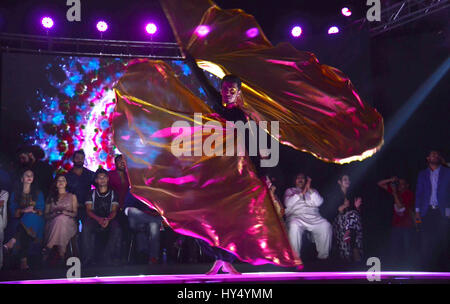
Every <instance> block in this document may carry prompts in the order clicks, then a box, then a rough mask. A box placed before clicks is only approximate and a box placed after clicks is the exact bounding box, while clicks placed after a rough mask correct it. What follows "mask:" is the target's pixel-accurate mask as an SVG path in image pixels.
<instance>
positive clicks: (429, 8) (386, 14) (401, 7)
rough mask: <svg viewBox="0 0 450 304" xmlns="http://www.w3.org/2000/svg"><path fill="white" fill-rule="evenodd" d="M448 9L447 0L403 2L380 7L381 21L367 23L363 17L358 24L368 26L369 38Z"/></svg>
mask: <svg viewBox="0 0 450 304" xmlns="http://www.w3.org/2000/svg"><path fill="white" fill-rule="evenodd" d="M448 8H450V3H449V0H404V1H399V2H397V3H394V4H392V5H390V6H388V7H383V6H382V7H381V21H372V22H369V21H368V20H367V18H366V17H365V16H364V18H362V19H360V20H359V22H358V23H360V22H361V23H363V25H364V24H368V26H369V31H370V36H371V37H374V36H378V35H380V34H382V33H385V32H387V31H390V30H392V29H395V28H398V27H401V26H403V25H405V24H408V23H410V22H413V21H415V20H418V19H420V18H423V17H425V16H428V15H430V14H433V13H436V12H438V11H441V10H444V9H448Z"/></svg>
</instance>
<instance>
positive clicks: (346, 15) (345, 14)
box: [341, 7, 352, 17]
mask: <svg viewBox="0 0 450 304" xmlns="http://www.w3.org/2000/svg"><path fill="white" fill-rule="evenodd" d="M341 12H342V15H344V16H345V17H350V16H351V15H352V11H351V10H350V9H349V8H348V7H344V8H343V9H342V10H341Z"/></svg>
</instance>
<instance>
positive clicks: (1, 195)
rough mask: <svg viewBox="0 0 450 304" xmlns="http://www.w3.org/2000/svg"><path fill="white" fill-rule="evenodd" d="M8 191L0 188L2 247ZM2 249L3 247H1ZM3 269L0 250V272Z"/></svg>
mask: <svg viewBox="0 0 450 304" xmlns="http://www.w3.org/2000/svg"><path fill="white" fill-rule="evenodd" d="M8 197H9V193H8V191H5V190H3V189H2V188H0V245H3V239H4V234H3V231H4V230H5V228H6V224H7V223H8V212H7V210H8ZM2 247H3V246H2ZM2 267H3V249H0V270H1V269H2Z"/></svg>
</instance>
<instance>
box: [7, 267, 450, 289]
mask: <svg viewBox="0 0 450 304" xmlns="http://www.w3.org/2000/svg"><path fill="white" fill-rule="evenodd" d="M210 266H211V264H191V265H189V264H168V265H126V266H118V267H91V268H87V269H82V270H81V277H82V278H81V279H66V272H67V269H68V267H67V268H62V267H60V268H46V269H35V270H29V271H20V270H4V271H0V283H15V284H17V283H19V284H23V283H24V284H36V283H37V284H39V283H44V284H46V283H47V284H48V283H50V284H66V283H97V284H111V283H112V284H114V283H120V284H127V283H131V284H136V283H137V284H182V283H283V284H284V283H288V284H296V283H301V284H303V283H358V284H359V283H362V284H364V283H381V284H383V283H384V284H387V283H388V284H391V283H394V284H395V283H397V284H410V283H413V284H414V283H440V284H442V283H444V284H448V283H450V272H418V271H382V272H381V273H380V279H381V280H380V281H372V282H370V281H369V280H368V278H367V272H366V271H367V269H368V267H367V268H365V269H364V268H362V267H356V268H354V269H348V268H347V269H346V270H345V271H344V270H338V269H333V270H330V269H327V270H325V269H324V266H323V265H319V264H314V263H312V264H309V265H306V266H305V268H304V269H303V270H302V271H296V270H295V269H291V268H281V267H276V266H274V265H261V266H252V265H249V264H237V265H236V268H237V269H238V270H239V271H241V272H242V275H229V274H219V275H216V276H207V275H203V273H205V272H206V271H207V270H208V269H209V267H210Z"/></svg>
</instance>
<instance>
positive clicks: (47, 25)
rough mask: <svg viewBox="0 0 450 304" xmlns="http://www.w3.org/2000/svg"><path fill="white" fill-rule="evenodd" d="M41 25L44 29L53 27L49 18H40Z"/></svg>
mask: <svg viewBox="0 0 450 304" xmlns="http://www.w3.org/2000/svg"><path fill="white" fill-rule="evenodd" d="M41 23H42V25H43V26H44V27H45V28H46V29H51V28H52V27H53V25H54V24H55V23H54V22H53V19H52V18H50V17H44V18H42V20H41Z"/></svg>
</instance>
